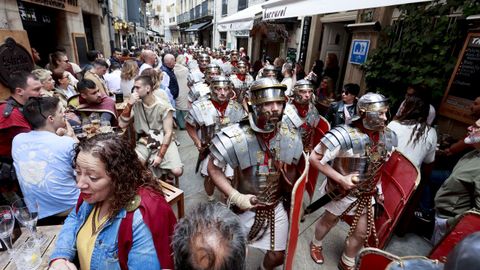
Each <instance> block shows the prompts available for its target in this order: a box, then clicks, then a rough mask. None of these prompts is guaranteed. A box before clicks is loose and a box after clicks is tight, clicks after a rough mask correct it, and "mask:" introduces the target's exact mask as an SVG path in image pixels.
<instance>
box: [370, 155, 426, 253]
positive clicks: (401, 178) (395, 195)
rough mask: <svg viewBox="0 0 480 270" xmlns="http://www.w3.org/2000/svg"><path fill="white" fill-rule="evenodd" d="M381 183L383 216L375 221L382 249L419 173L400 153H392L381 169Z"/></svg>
mask: <svg viewBox="0 0 480 270" xmlns="http://www.w3.org/2000/svg"><path fill="white" fill-rule="evenodd" d="M381 181H382V189H383V195H384V198H385V202H384V211H383V214H382V215H381V216H379V218H377V219H376V221H375V227H376V229H377V235H378V243H379V244H378V248H384V247H385V244H386V243H387V241H388V240H389V239H390V237H391V235H392V232H393V229H394V228H395V226H396V225H397V223H398V221H399V220H400V217H401V216H402V212H403V210H404V209H405V205H406V204H407V202H408V200H409V199H410V197H411V196H412V194H413V192H414V191H415V189H416V188H417V185H418V183H419V182H420V171H419V169H418V168H417V167H416V166H415V165H414V164H413V163H412V162H411V161H410V160H409V159H408V158H406V157H405V156H404V155H403V154H402V153H400V152H398V151H394V152H393V153H392V156H391V157H390V159H389V160H388V161H387V163H386V164H385V165H384V166H383V167H382V170H381ZM370 240H372V239H370ZM370 243H374V242H371V241H370Z"/></svg>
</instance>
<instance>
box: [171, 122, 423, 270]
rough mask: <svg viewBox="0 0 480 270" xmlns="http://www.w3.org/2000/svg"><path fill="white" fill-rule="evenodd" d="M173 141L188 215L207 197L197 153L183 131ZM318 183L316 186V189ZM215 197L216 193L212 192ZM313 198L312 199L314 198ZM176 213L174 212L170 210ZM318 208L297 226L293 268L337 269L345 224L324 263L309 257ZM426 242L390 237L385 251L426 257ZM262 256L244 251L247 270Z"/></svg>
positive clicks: (332, 238)
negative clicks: (181, 170) (181, 168)
mask: <svg viewBox="0 0 480 270" xmlns="http://www.w3.org/2000/svg"><path fill="white" fill-rule="evenodd" d="M176 136H177V140H178V141H179V142H180V147H179V151H180V157H181V159H182V162H183V164H184V166H185V167H184V169H185V170H184V173H183V176H182V177H181V178H180V188H181V189H182V190H183V191H184V192H185V213H187V214H188V212H189V209H191V207H193V206H195V205H197V204H198V203H202V202H207V196H206V195H205V192H204V190H203V178H202V177H200V175H199V174H195V164H196V162H197V150H196V148H195V146H194V145H193V143H192V141H191V139H190V137H188V134H187V132H186V131H183V130H176ZM320 185H321V182H320V181H319V182H318V183H317V186H320ZM216 196H217V198H220V196H221V195H220V193H219V192H216ZM314 199H316V198H314ZM174 210H176V209H174ZM322 212H323V211H322V209H320V210H318V211H317V212H315V213H313V214H312V215H310V216H307V217H306V219H305V221H304V222H303V223H302V224H301V228H300V232H301V233H300V236H299V238H300V240H299V242H298V246H297V254H296V257H295V264H294V269H298V270H303V269H325V270H327V269H328V270H330V269H332V270H333V269H337V263H338V260H339V258H340V256H341V254H342V251H343V248H344V240H345V236H346V234H347V232H348V225H347V224H346V223H344V222H339V223H338V225H337V226H336V227H334V228H333V229H332V231H331V233H329V235H328V236H327V237H326V239H325V241H324V255H325V258H326V260H325V263H324V264H323V265H318V264H315V263H314V262H313V260H312V259H311V258H310V253H309V243H310V241H311V239H312V236H313V233H314V231H315V223H316V221H317V220H318V218H319V217H320V215H321V213H322ZM431 248H432V247H431V245H430V243H429V242H427V241H426V240H424V239H423V238H421V237H419V236H417V235H415V234H407V235H406V236H405V237H402V238H400V237H397V236H395V235H394V236H393V237H392V240H391V241H390V243H389V244H388V246H387V248H386V250H387V251H388V252H391V253H393V254H395V255H397V256H407V255H417V256H426V255H428V252H429V251H430V249H431ZM263 255H264V253H263V252H262V251H261V250H258V249H255V248H249V249H248V255H247V269H248V270H256V269H258V267H259V265H260V263H261V261H262V259H263ZM279 269H280V268H279Z"/></svg>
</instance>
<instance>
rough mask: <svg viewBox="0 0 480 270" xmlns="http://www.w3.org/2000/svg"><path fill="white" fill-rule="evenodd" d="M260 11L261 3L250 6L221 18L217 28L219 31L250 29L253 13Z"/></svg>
mask: <svg viewBox="0 0 480 270" xmlns="http://www.w3.org/2000/svg"><path fill="white" fill-rule="evenodd" d="M261 12H262V4H257V5H253V6H250V7H248V8H246V9H244V10H241V11H239V12H237V13H235V14H232V15H230V16H228V17H225V18H223V19H221V20H220V21H219V22H218V24H217V30H218V31H220V32H225V31H242V30H252V27H253V20H254V18H255V15H256V14H258V13H261Z"/></svg>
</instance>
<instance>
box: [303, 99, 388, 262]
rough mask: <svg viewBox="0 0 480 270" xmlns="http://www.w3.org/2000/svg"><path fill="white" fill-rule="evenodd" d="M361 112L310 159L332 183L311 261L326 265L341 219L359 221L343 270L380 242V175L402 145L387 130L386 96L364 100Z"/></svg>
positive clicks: (324, 190)
mask: <svg viewBox="0 0 480 270" xmlns="http://www.w3.org/2000/svg"><path fill="white" fill-rule="evenodd" d="M357 111H358V113H359V116H358V117H357V118H356V120H354V121H353V122H352V125H350V126H349V125H342V126H337V127H335V128H333V129H332V130H330V131H329V132H328V133H327V134H326V135H325V136H324V137H323V138H322V139H321V141H320V143H319V144H318V145H317V146H315V148H314V150H313V151H312V152H311V155H310V158H309V159H310V164H311V165H312V166H313V167H315V168H316V169H318V170H319V171H320V172H321V173H323V174H324V175H325V176H326V177H327V181H324V182H323V184H322V186H321V188H320V193H321V198H320V199H319V200H318V201H321V200H324V199H326V200H324V201H325V204H324V208H325V212H324V214H323V215H322V216H321V217H320V219H319V221H318V223H317V225H316V229H315V236H314V238H313V239H312V242H311V243H310V255H311V257H312V259H313V260H314V261H315V262H316V263H319V264H321V263H323V261H324V257H323V253H322V240H323V239H324V237H325V236H326V234H327V233H328V232H329V231H330V229H331V228H332V227H333V226H335V224H336V223H337V222H338V220H339V219H340V218H343V217H344V216H351V215H353V221H352V225H351V226H350V231H349V233H348V236H347V239H346V247H345V251H344V253H343V254H342V257H341V259H340V262H339V265H338V267H339V269H341V270H350V269H353V265H354V262H355V256H356V255H357V253H358V252H359V251H360V249H361V248H362V247H363V246H364V245H367V246H368V242H367V241H368V239H369V237H370V236H371V235H372V236H373V237H374V238H376V236H377V235H376V229H375V223H374V212H373V204H374V203H375V201H378V202H380V203H383V194H382V189H381V183H380V170H381V169H382V166H383V164H384V163H385V162H386V161H387V160H388V159H389V157H390V154H391V152H392V151H393V150H394V147H395V146H396V144H397V136H396V134H395V132H393V131H392V130H390V129H388V128H386V126H385V122H386V121H387V117H386V113H387V112H388V100H387V99H386V98H385V97H384V96H383V95H380V94H375V93H367V94H365V95H364V96H362V97H361V98H360V99H359V100H358V103H357ZM330 164H331V165H330ZM314 204H315V203H314ZM307 210H308V208H307ZM376 242H378V239H376Z"/></svg>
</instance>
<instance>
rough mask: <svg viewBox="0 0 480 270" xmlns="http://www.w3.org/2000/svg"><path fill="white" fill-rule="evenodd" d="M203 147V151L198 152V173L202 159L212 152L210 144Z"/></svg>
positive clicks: (196, 167)
mask: <svg viewBox="0 0 480 270" xmlns="http://www.w3.org/2000/svg"><path fill="white" fill-rule="evenodd" d="M202 149H203V150H202V151H200V152H198V159H197V164H196V165H195V173H198V170H199V169H200V163H202V160H204V159H205V158H206V157H207V156H208V154H209V153H210V149H209V148H208V145H205V146H202Z"/></svg>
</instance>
